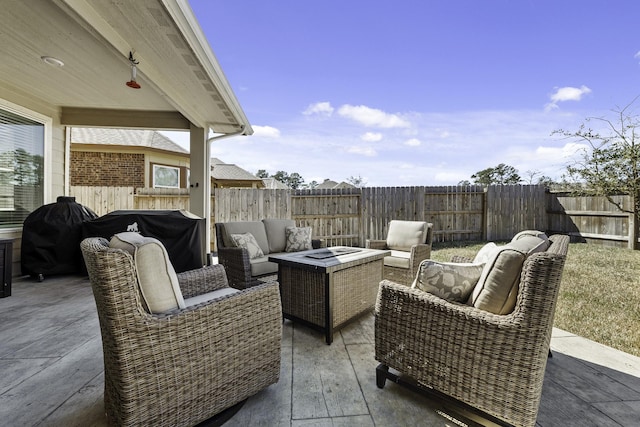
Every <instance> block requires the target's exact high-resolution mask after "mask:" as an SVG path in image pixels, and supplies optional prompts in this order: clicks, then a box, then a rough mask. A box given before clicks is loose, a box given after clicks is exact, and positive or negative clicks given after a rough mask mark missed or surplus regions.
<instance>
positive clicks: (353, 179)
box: [347, 175, 367, 188]
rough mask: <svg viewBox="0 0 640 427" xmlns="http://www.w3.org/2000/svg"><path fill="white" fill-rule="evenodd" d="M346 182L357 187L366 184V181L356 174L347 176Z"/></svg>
mask: <svg viewBox="0 0 640 427" xmlns="http://www.w3.org/2000/svg"><path fill="white" fill-rule="evenodd" d="M347 182H348V183H349V184H351V185H353V186H354V187H358V188H362V187H364V186H365V185H367V182H366V181H365V180H364V178H362V176H360V175H358V176H353V175H351V176H350V177H349V178H347Z"/></svg>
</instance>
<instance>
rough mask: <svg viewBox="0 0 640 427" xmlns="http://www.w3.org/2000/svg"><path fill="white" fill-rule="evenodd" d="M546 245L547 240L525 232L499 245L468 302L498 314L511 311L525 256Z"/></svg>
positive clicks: (544, 248)
mask: <svg viewBox="0 0 640 427" xmlns="http://www.w3.org/2000/svg"><path fill="white" fill-rule="evenodd" d="M547 247H548V246H547V242H545V241H544V240H543V239H540V238H538V237H534V236H523V237H522V238H520V239H518V240H516V241H514V242H511V243H509V244H507V245H504V246H497V247H496V249H495V250H494V252H493V253H492V254H491V256H489V259H488V261H487V263H486V264H485V266H484V268H483V270H482V275H481V276H480V279H479V280H478V283H477V284H476V286H475V288H474V289H473V292H472V293H471V296H470V297H469V300H468V301H467V303H468V304H470V305H472V306H474V307H476V308H479V309H481V310H485V311H488V312H491V313H495V314H509V313H511V312H512V311H513V309H514V307H515V305H516V299H517V296H518V285H519V284H520V273H521V271H522V264H523V263H524V260H525V259H526V258H527V257H528V256H529V255H531V254H533V253H536V252H543V251H544V250H546V248H547Z"/></svg>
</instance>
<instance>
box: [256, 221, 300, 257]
mask: <svg viewBox="0 0 640 427" xmlns="http://www.w3.org/2000/svg"><path fill="white" fill-rule="evenodd" d="M262 223H263V224H264V229H265V232H266V233H267V240H268V241H269V253H270V254H275V253H278V252H284V248H285V247H286V244H287V238H286V235H285V229H286V228H287V227H295V226H296V222H295V221H294V220H292V219H273V218H268V219H267V218H265V219H263V220H262Z"/></svg>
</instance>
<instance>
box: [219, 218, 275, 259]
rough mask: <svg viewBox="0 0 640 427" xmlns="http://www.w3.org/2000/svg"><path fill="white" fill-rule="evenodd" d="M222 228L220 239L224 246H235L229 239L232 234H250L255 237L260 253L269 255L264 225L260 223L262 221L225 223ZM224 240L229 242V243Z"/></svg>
mask: <svg viewBox="0 0 640 427" xmlns="http://www.w3.org/2000/svg"><path fill="white" fill-rule="evenodd" d="M223 227H224V231H225V232H224V233H223V234H222V239H223V241H224V245H225V246H229V247H233V246H235V243H234V242H233V239H231V235H232V234H244V233H251V234H252V235H253V237H255V239H256V242H258V245H259V246H260V249H262V253H263V254H265V255H267V254H269V253H270V252H269V241H268V240H267V232H266V231H265V229H264V224H263V223H262V221H236V222H225V223H224V225H223ZM226 239H231V240H230V241H229V240H226Z"/></svg>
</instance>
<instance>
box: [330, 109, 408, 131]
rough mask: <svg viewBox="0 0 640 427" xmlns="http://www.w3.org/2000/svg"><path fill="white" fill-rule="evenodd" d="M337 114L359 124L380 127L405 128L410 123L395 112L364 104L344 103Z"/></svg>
mask: <svg viewBox="0 0 640 427" xmlns="http://www.w3.org/2000/svg"><path fill="white" fill-rule="evenodd" d="M338 114H340V115H341V116H343V117H346V118H349V119H351V120H354V121H356V122H358V123H360V124H363V125H365V126H371V127H380V128H407V127H409V126H410V123H409V122H408V121H407V120H405V119H403V118H401V117H400V116H398V115H397V114H389V113H385V112H384V111H382V110H378V109H376V108H370V107H367V106H365V105H349V104H345V105H343V106H342V107H340V108H339V109H338Z"/></svg>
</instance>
